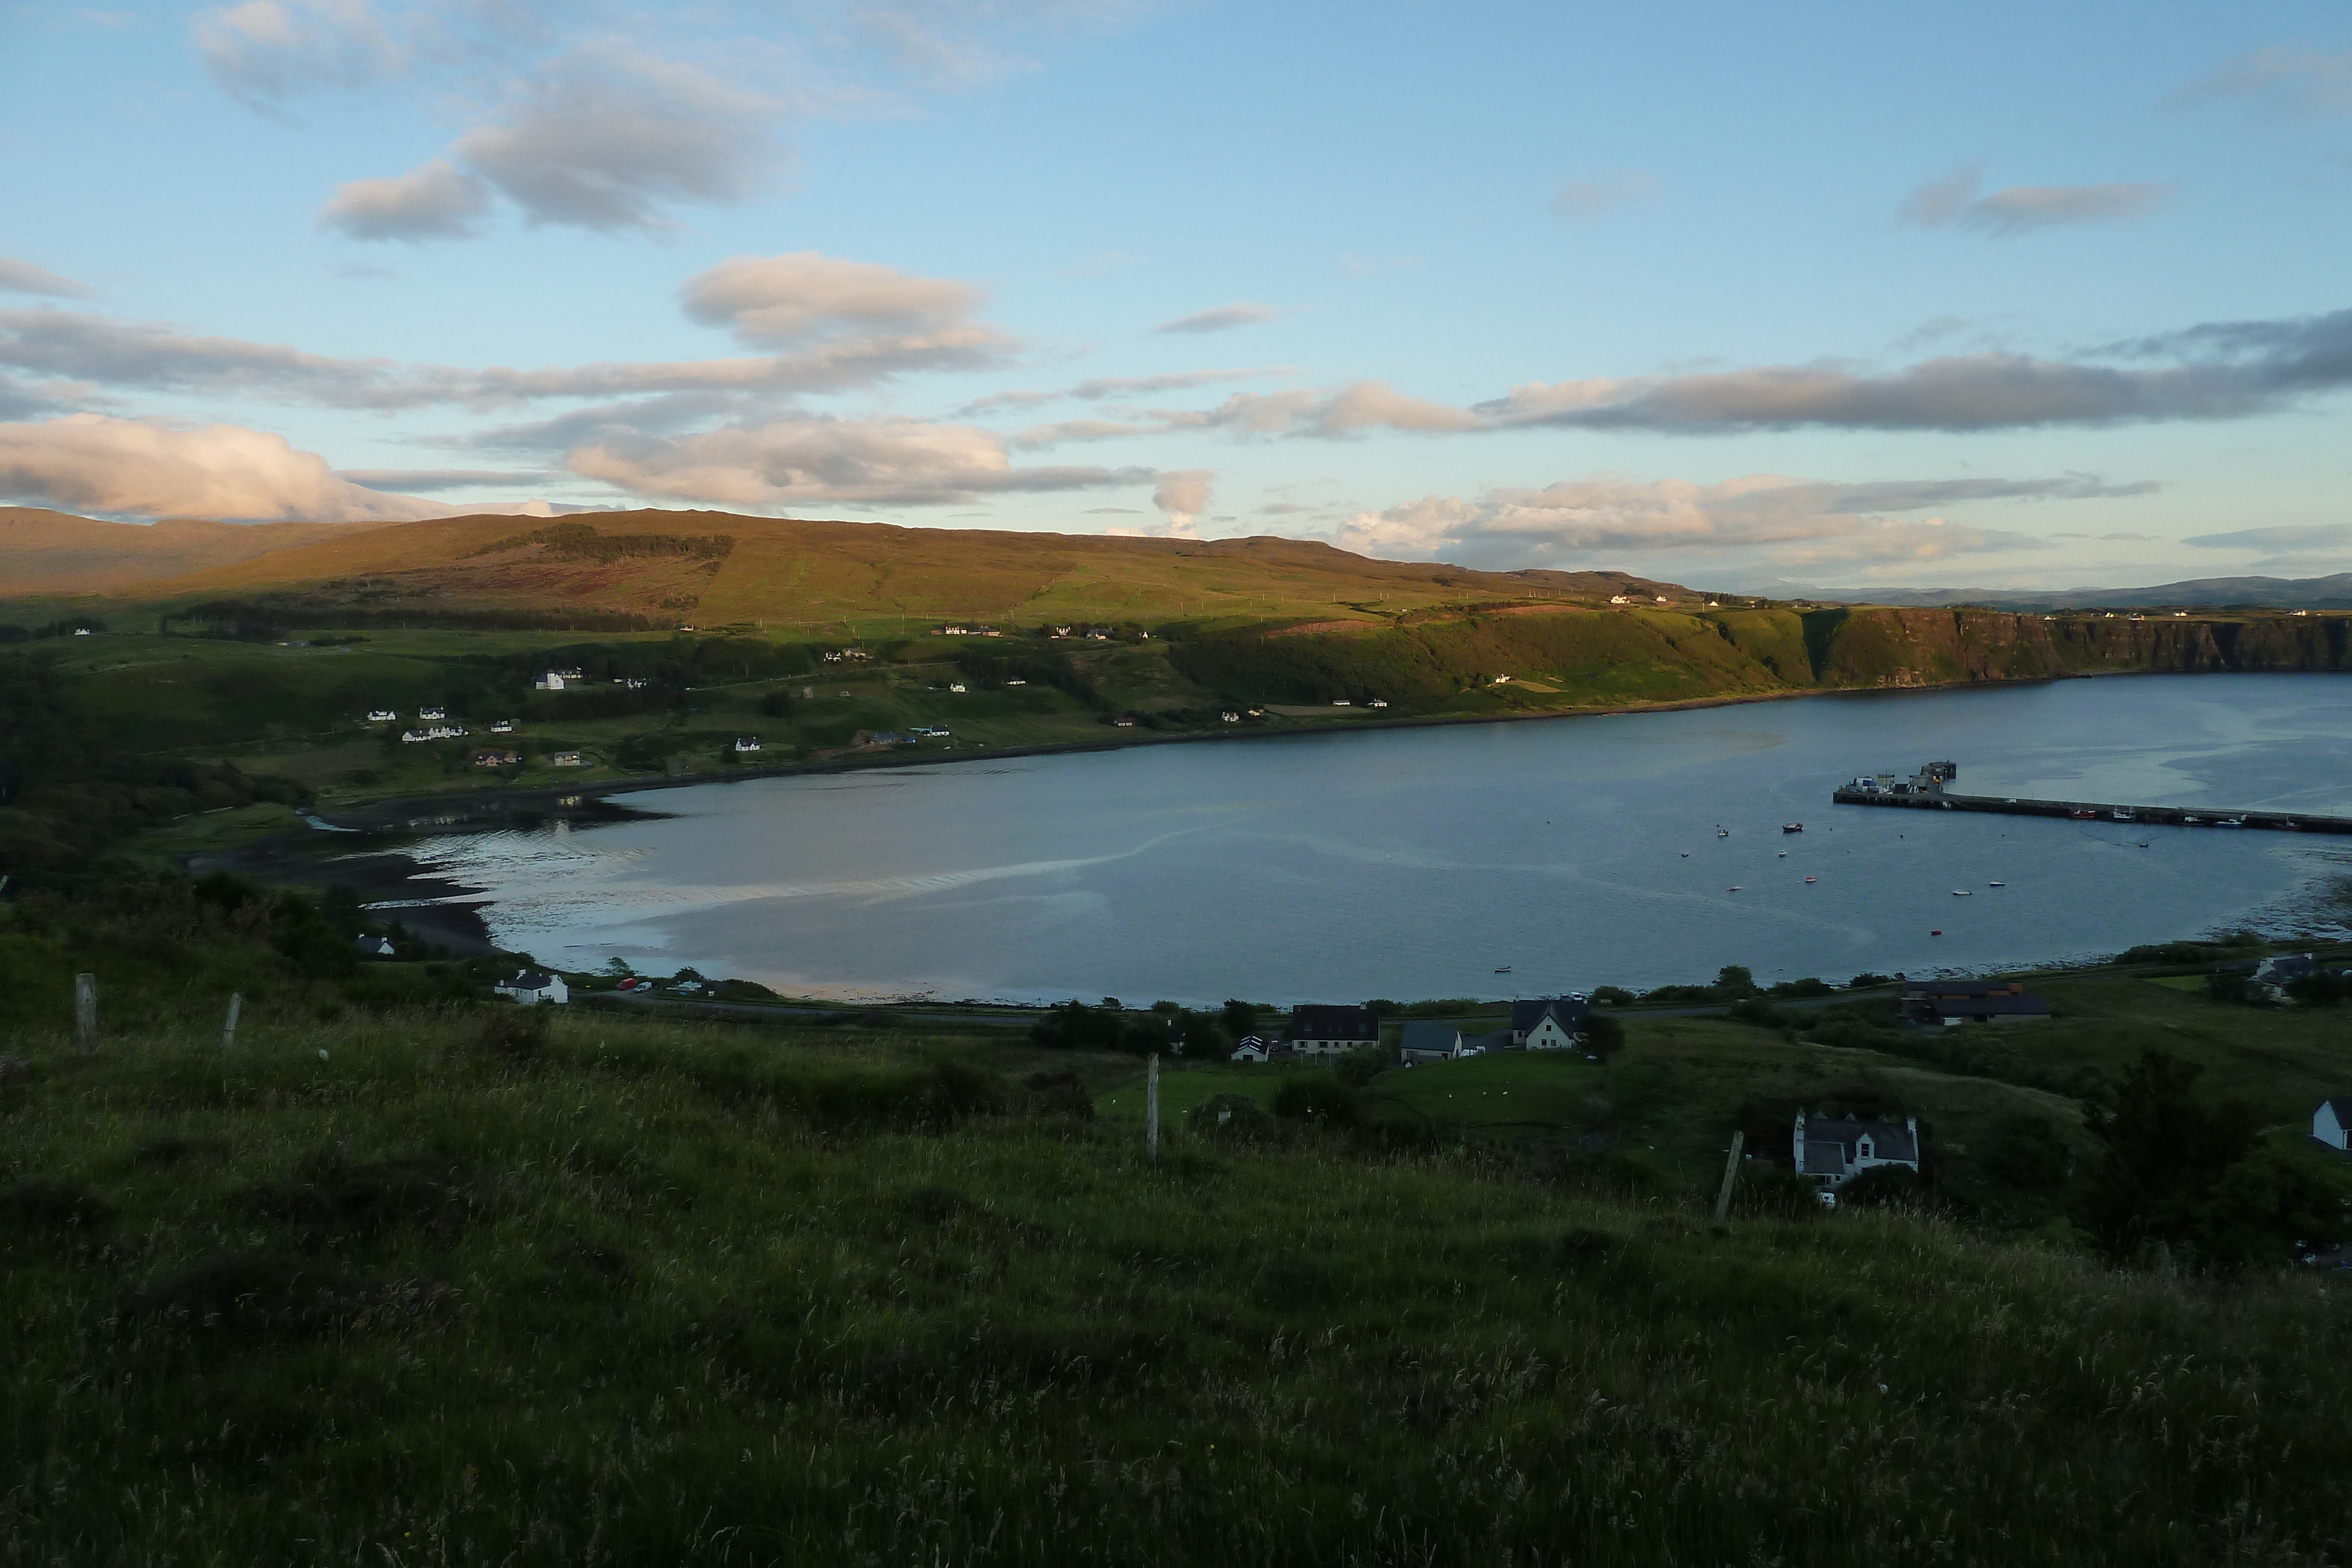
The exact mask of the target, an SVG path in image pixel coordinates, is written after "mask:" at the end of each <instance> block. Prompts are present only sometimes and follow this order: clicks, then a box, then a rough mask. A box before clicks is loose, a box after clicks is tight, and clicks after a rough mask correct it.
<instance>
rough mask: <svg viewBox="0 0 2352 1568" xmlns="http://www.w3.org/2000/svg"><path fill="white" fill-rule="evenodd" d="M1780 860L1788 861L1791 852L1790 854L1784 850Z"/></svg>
mask: <svg viewBox="0 0 2352 1568" xmlns="http://www.w3.org/2000/svg"><path fill="white" fill-rule="evenodd" d="M1780 858H1781V859H1782V860H1787V859H1788V858H1789V852H1788V851H1786V850H1782V851H1781V852H1780Z"/></svg>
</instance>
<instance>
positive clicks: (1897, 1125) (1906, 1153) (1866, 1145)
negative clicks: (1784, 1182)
mask: <svg viewBox="0 0 2352 1568" xmlns="http://www.w3.org/2000/svg"><path fill="white" fill-rule="evenodd" d="M1791 1143H1792V1147H1791V1149H1790V1153H1791V1155H1793V1156H1794V1161H1793V1163H1794V1164H1795V1166H1796V1167H1797V1171H1798V1174H1800V1175H1801V1176H1811V1177H1812V1178H1813V1179H1814V1180H1815V1181H1817V1182H1819V1183H1820V1184H1821V1186H1822V1202H1824V1203H1829V1202H1833V1201H1835V1194H1836V1192H1837V1189H1838V1188H1840V1187H1842V1186H1844V1185H1845V1184H1846V1183H1847V1182H1849V1181H1851V1180H1853V1178H1854V1177H1855V1176H1860V1175H1861V1174H1862V1173H1863V1172H1864V1171H1866V1170H1869V1169H1871V1168H1873V1167H1874V1166H1908V1167H1909V1168H1910V1169H1912V1170H1915V1171H1916V1170H1917V1169H1918V1168H1919V1119H1918V1118H1917V1117H1916V1116H1906V1117H1905V1118H1904V1119H1903V1120H1902V1121H1900V1122H1863V1121H1857V1120H1855V1119H1854V1118H1853V1117H1852V1116H1848V1117H1845V1118H1843V1119H1842V1120H1832V1118H1830V1117H1827V1116H1820V1117H1814V1118H1811V1119H1810V1120H1809V1119H1808V1118H1807V1117H1806V1115H1805V1113H1803V1112H1802V1111H1800V1112H1798V1113H1797V1126H1796V1131H1795V1134H1794V1135H1793V1137H1792V1139H1791Z"/></svg>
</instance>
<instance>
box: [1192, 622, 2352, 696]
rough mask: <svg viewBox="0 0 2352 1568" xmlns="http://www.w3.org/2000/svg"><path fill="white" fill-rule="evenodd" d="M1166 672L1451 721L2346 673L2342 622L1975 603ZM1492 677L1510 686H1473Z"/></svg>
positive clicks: (1254, 651)
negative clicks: (1977, 687) (1494, 710)
mask: <svg viewBox="0 0 2352 1568" xmlns="http://www.w3.org/2000/svg"><path fill="white" fill-rule="evenodd" d="M1169 656H1170V659H1171V663H1173V664H1175V666H1176V668H1177V670H1178V671H1179V672H1180V673H1181V674H1185V675H1186V676H1188V677H1190V678H1191V679H1192V680H1194V681H1197V682H1199V683H1200V684H1202V685H1205V686H1208V687H1210V688H1211V689H1212V690H1214V691H1217V692H1219V693H1221V694H1223V696H1224V698H1225V700H1227V701H1231V702H1260V701H1267V700H1272V701H1276V702H1308V703H1328V702H1331V701H1334V700H1336V699H1338V698H1341V697H1347V698H1349V699H1351V700H1353V701H1356V702H1363V701H1366V700H1368V699H1369V698H1370V697H1373V696H1379V697H1382V698H1384V699H1386V700H1388V701H1390V702H1392V703H1410V704H1417V705H1422V706H1424V707H1426V708H1428V709H1430V710H1431V711H1439V710H1444V711H1453V709H1452V707H1450V706H1449V705H1454V704H1458V702H1459V701H1461V700H1462V699H1463V698H1464V696H1465V694H1466V693H1471V692H1478V693H1480V694H1482V695H1481V697H1480V700H1482V701H1484V702H1486V703H1488V704H1490V705H1499V706H1505V707H1508V708H1512V709H1517V710H1525V711H1545V710H1555V709H1558V708H1560V707H1570V706H1603V707H1606V706H1623V705H1631V704H1636V703H1643V702H1687V701H1693V700H1703V699H1705V698H1708V697H1727V696H1748V695H1769V694H1772V693H1779V692H1790V691H1815V690H1825V689H1826V690H1854V689H1863V690H1867V689H1870V688H1873V687H1895V686H1938V685H1964V684H1969V683H1976V682H1998V681H2038V680H2053V679H2056V678H2059V677H2062V676H2066V675H2083V674H2110V673H2120V672H2125V671H2160V672H2179V673H2183V674H2201V673H2204V672H2209V671H2222V670H2346V669H2352V620H2347V619H2345V618H2341V617H2327V618H2314V619H2305V620H2297V619H2294V618H2291V617H2267V616H2265V617H2254V618H2249V619H2245V620H2210V619H2208V620H2194V621H2191V620H2179V621H2176V620H2173V619H2172V618H2170V617H2165V618H2163V619H2160V620H2158V619H2151V620H2146V621H2134V620H2132V619H2130V618H2129V617H2128V616H2126V615H2118V616H2116V618H2115V619H2113V620H2108V619H2106V618H2105V617H2100V618H2098V619H2053V618H2047V617H2044V616H2042V615H2040V614H2033V613H2025V614H2011V613H2005V612H1997V611H1984V610H1913V609H1895V608H1879V607H1869V608H1861V609H1852V610H1815V611H1807V612H1796V611H1791V610H1740V611H1724V612H1717V613H1708V614H1704V615H1692V614H1688V613H1685V612H1675V611H1652V610H1633V611H1628V612H1623V613H1608V612H1602V613H1593V612H1580V613H1574V614H1546V615H1540V616H1521V615H1512V614H1493V615H1471V616H1465V617H1458V618H1454V619H1449V620H1445V621H1438V622H1422V623H1415V624H1411V625H1404V626H1399V627H1396V628H1392V629H1386V630H1373V629H1367V630H1364V631H1349V632H1308V633H1302V634H1297V635H1281V636H1265V635H1263V634H1256V633H1249V632H1241V633H1232V634H1223V635H1218V636H1213V637H1204V638H1199V639H1194V640H1190V641H1186V642H1182V643H1178V644H1176V645H1175V646H1174V647H1172V648H1171V651H1170V655H1169ZM1498 672H1510V673H1513V674H1515V675H1516V676H1517V677H1518V679H1519V684H1518V685H1515V686H1514V687H1512V688H1509V689H1508V690H1505V689H1503V688H1497V687H1491V686H1487V685H1486V684H1485V683H1486V682H1487V681H1488V680H1490V679H1491V678H1492V677H1493V676H1494V675H1495V674H1496V673H1498Z"/></svg>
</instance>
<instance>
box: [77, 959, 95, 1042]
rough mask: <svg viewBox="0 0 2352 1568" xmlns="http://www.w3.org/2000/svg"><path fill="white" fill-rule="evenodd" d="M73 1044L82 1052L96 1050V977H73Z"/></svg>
mask: <svg viewBox="0 0 2352 1568" xmlns="http://www.w3.org/2000/svg"><path fill="white" fill-rule="evenodd" d="M74 1043H75V1044H76V1045H79V1046H80V1047H81V1048H82V1050H84V1051H96V1050H97V1049H98V977H97V976H96V975H76V976H75V977H74Z"/></svg>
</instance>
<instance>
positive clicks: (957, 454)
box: [568, 415, 1151, 507]
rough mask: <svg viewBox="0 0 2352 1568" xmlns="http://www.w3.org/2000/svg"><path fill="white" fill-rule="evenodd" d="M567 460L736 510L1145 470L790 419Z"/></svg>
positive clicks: (884, 423) (930, 434) (872, 426)
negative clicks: (1052, 463)
mask: <svg viewBox="0 0 2352 1568" xmlns="http://www.w3.org/2000/svg"><path fill="white" fill-rule="evenodd" d="M568 460H569V462H570V463H571V465H572V471H573V472H574V473H576V474H579V475H581V476H583V477H586V478H590V479H597V480H602V481H604V483H606V484H609V485H613V486H618V487H619V488H621V489H624V490H628V491H631V492H633V493H634V494H636V495H640V496H646V497H656V498H658V499H663V500H681V501H705V502H713V503H718V504H719V505H724V506H739V507H780V506H791V505H794V504H797V503H802V502H808V501H863V502H870V503H882V502H889V503H897V504H900V505H908V506H931V505H940V504H946V503H951V502H965V501H970V500H971V499H972V498H974V497H976V496H980V495H984V494H994V493H1002V492H1007V491H1014V492H1018V491H1054V490H1084V489H1095V488H1099V487H1102V486H1110V485H1123V484H1136V483H1140V482H1142V481H1143V480H1146V479H1149V478H1150V477H1151V474H1150V471H1149V470H1146V469H1107V468H1015V467H1014V466H1013V464H1012V461H1011V459H1010V458H1009V457H1007V455H1006V454H1005V449H1004V445H1003V443H1002V442H1001V441H999V440H998V439H997V437H996V436H994V435H992V434H990V433H989V432H987V431H984V430H981V429H977V428H975V427H973V426H971V425H962V424H931V423H924V422H922V421H919V420H911V419H832V418H824V417H814V416H799V415H793V416H784V417H780V418H775V419H770V420H766V421H763V422H760V423H743V424H735V425H728V426H723V427H721V428H719V429H717V430H711V431H705V432H701V433H698V434H687V435H677V436H649V435H643V434H635V433H627V432H614V433H612V434H608V435H606V436H605V437H604V438H602V439H600V440H597V441H593V442H590V443H587V444H583V445H581V446H578V447H575V448H573V449H572V452H571V454H570V455H569V459H568Z"/></svg>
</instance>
